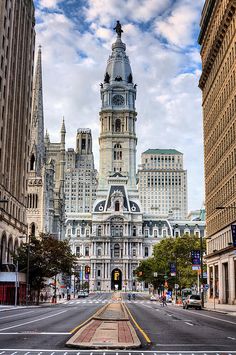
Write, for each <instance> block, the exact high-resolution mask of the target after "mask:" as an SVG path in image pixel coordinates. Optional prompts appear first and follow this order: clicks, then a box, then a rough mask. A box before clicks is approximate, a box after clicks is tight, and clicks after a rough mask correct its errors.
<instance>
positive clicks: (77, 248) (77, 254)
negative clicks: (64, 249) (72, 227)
mask: <svg viewBox="0 0 236 355" xmlns="http://www.w3.org/2000/svg"><path fill="white" fill-rule="evenodd" d="M75 254H76V256H80V247H76V250H75Z"/></svg>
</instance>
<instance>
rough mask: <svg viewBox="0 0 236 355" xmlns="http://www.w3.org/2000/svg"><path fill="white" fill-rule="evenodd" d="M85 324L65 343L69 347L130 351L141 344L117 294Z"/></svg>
mask: <svg viewBox="0 0 236 355" xmlns="http://www.w3.org/2000/svg"><path fill="white" fill-rule="evenodd" d="M112 300H113V301H114V302H116V303H110V304H106V305H105V306H104V307H102V308H101V309H100V310H99V311H98V312H97V313H95V314H94V315H93V316H92V317H91V318H90V319H88V321H87V322H85V323H84V324H82V325H81V326H79V327H78V328H77V329H75V331H76V330H77V332H76V333H75V334H74V335H73V336H72V338H71V339H69V341H68V342H67V343H66V345H67V346H69V347H74V348H89V349H132V348H138V347H140V345H141V343H140V340H139V338H138V337H137V334H136V332H135V330H134V328H133V326H132V324H131V322H130V320H129V316H128V313H127V311H126V308H125V306H124V304H123V303H122V302H117V301H121V295H120V293H119V292H116V293H114V295H113V297H112Z"/></svg>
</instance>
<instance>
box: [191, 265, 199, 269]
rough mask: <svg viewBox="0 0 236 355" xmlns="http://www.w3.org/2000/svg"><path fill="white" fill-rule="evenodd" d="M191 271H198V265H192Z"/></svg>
mask: <svg viewBox="0 0 236 355" xmlns="http://www.w3.org/2000/svg"><path fill="white" fill-rule="evenodd" d="M192 270H200V265H193V266H192Z"/></svg>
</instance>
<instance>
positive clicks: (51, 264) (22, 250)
mask: <svg viewBox="0 0 236 355" xmlns="http://www.w3.org/2000/svg"><path fill="white" fill-rule="evenodd" d="M28 258H29V270H28V272H29V284H30V289H31V290H32V291H36V293H37V303H39V295H40V291H41V290H42V288H43V287H44V286H45V280H46V279H47V278H51V277H56V275H57V274H59V273H64V274H67V275H71V273H72V269H73V268H74V266H75V264H76V257H75V256H74V255H73V254H72V253H71V249H70V246H69V243H68V241H60V240H57V239H55V238H54V237H53V236H51V235H49V236H48V235H41V237H40V238H38V239H37V238H36V237H34V236H31V238H30V243H29V244H28V243H23V244H22V245H21V246H20V247H19V248H18V249H17V253H16V254H15V255H14V259H15V260H18V263H19V270H20V271H24V272H27V260H28Z"/></svg>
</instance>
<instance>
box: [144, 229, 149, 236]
mask: <svg viewBox="0 0 236 355" xmlns="http://www.w3.org/2000/svg"><path fill="white" fill-rule="evenodd" d="M144 236H145V238H148V230H147V229H145V231H144Z"/></svg>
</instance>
